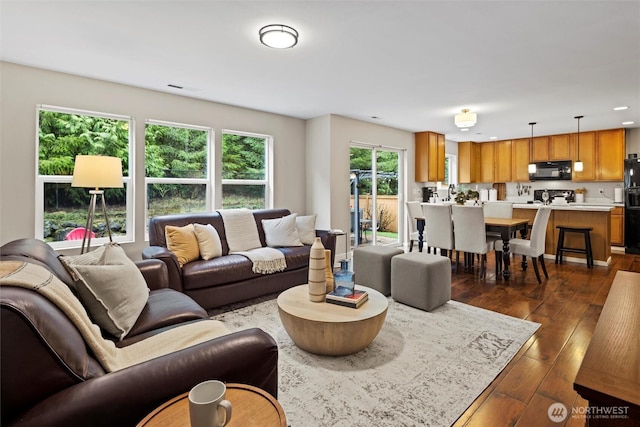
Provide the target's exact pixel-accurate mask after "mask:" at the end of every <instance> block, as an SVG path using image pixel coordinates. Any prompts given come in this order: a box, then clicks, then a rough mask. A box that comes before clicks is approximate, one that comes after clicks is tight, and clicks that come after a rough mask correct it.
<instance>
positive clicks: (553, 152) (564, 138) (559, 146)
mask: <svg viewBox="0 0 640 427" xmlns="http://www.w3.org/2000/svg"><path fill="white" fill-rule="evenodd" d="M548 160H571V134H568V133H564V134H560V135H551V136H550V137H549V159H548Z"/></svg>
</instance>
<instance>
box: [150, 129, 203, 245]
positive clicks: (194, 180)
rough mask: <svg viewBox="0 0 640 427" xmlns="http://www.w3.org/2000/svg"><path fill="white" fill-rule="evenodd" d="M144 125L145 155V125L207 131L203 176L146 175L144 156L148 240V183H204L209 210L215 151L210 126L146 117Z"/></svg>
mask: <svg viewBox="0 0 640 427" xmlns="http://www.w3.org/2000/svg"><path fill="white" fill-rule="evenodd" d="M144 125H145V128H144V130H145V140H144V148H145V150H143V151H144V152H145V155H146V145H147V140H146V131H147V125H158V126H167V127H177V128H182V129H192V130H199V131H204V132H207V148H206V152H207V167H206V168H205V174H206V176H205V177H204V178H153V177H148V176H147V174H146V158H145V172H144V200H145V204H144V224H145V240H147V241H148V240H149V227H148V225H149V218H148V217H147V216H148V214H149V209H148V206H147V205H148V204H147V203H146V201H147V200H148V196H149V195H148V192H149V184H178V185H180V184H184V185H193V184H199V185H202V184H204V185H205V186H206V189H205V194H206V198H205V211H206V212H210V211H211V210H212V207H213V200H215V185H214V173H213V165H214V164H215V153H214V150H213V145H214V144H212V141H215V130H214V129H213V128H212V127H210V126H199V125H190V124H186V123H176V122H169V121H166V120H155V119H146V120H145V122H144Z"/></svg>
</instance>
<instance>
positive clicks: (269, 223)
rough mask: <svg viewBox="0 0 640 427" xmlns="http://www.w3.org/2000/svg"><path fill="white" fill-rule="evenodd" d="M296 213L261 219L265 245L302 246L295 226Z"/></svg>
mask: <svg viewBox="0 0 640 427" xmlns="http://www.w3.org/2000/svg"><path fill="white" fill-rule="evenodd" d="M296 216H297V215H296V214H291V215H287V216H283V217H282V218H276V219H263V220H262V229H263V230H264V237H265V239H266V241H267V246H270V247H272V248H275V247H280V246H303V245H302V242H301V241H300V237H299V236H298V229H297V228H296Z"/></svg>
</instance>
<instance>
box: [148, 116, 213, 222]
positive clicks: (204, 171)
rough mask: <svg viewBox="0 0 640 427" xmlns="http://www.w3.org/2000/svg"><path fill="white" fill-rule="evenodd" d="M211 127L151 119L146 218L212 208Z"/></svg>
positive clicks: (149, 126) (149, 122) (149, 124)
mask: <svg viewBox="0 0 640 427" xmlns="http://www.w3.org/2000/svg"><path fill="white" fill-rule="evenodd" d="M212 134H213V131H212V130H211V128H206V127H199V126H191V125H182V124H176V123H167V122H158V121H151V120H148V121H147V123H146V126H145V146H144V153H145V184H146V200H147V204H146V211H147V213H146V219H147V224H148V222H149V219H150V218H151V217H152V216H155V215H166V214H177V213H188V212H204V211H208V210H210V209H211V205H212V203H211V199H212V185H211V176H212V174H211V170H210V165H211V164H212V163H213V162H212V161H211V157H212V156H211V136H212Z"/></svg>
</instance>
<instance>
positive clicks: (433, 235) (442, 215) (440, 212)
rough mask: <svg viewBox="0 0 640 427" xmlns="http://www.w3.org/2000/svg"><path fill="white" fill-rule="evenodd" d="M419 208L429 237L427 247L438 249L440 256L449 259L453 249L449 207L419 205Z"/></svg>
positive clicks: (451, 221) (429, 204) (428, 204)
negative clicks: (420, 207)
mask: <svg viewBox="0 0 640 427" xmlns="http://www.w3.org/2000/svg"><path fill="white" fill-rule="evenodd" d="M421 206H422V213H423V216H424V220H425V224H424V230H425V233H426V235H427V236H429V241H428V242H427V243H428V246H429V247H430V248H438V249H440V255H443V256H448V257H449V259H451V256H452V253H453V250H454V249H455V245H454V240H453V220H452V218H451V205H435V204H432V203H421ZM434 254H435V249H434Z"/></svg>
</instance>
